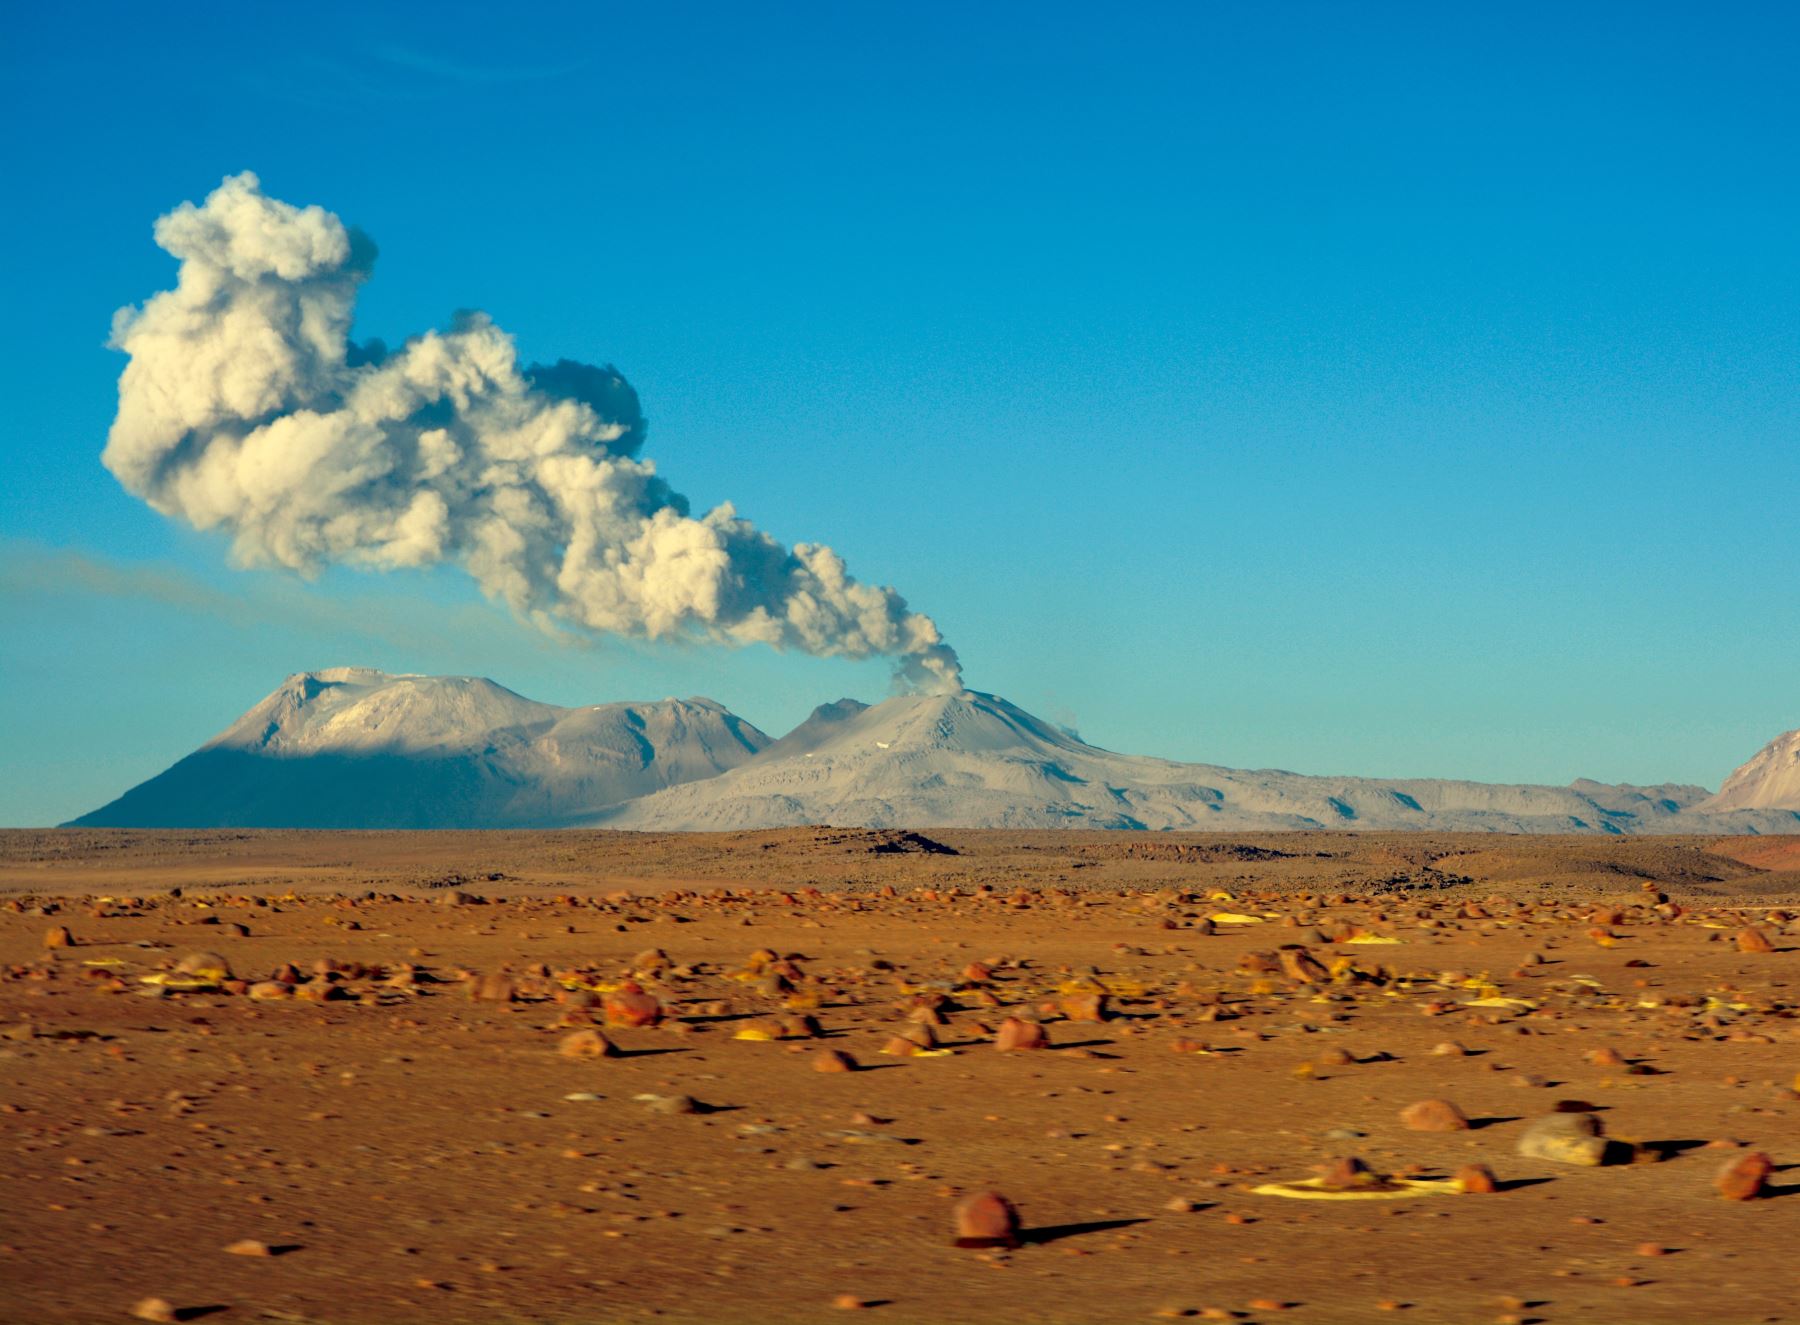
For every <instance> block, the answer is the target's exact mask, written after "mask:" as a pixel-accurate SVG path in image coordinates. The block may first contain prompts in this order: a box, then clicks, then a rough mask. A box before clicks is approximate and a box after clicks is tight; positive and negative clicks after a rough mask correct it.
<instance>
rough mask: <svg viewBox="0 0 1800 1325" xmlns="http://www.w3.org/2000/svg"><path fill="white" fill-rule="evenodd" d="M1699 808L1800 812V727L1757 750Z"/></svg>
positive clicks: (1706, 809)
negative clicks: (1747, 761) (1748, 760)
mask: <svg viewBox="0 0 1800 1325" xmlns="http://www.w3.org/2000/svg"><path fill="white" fill-rule="evenodd" d="M1699 808H1700V809H1702V810H1705V811H1708V812H1713V813H1718V812H1723V811H1731V810H1796V811H1800V728H1796V729H1795V730H1793V731H1791V732H1783V733H1782V734H1781V735H1780V736H1777V737H1776V738H1775V739H1774V740H1772V741H1770V742H1769V743H1768V744H1767V745H1765V746H1764V747H1763V748H1762V749H1761V750H1758V751H1757V752H1756V754H1755V756H1754V757H1753V758H1752V759H1751V760H1750V762H1749V763H1747V764H1744V765H1743V766H1742V767H1740V768H1739V769H1738V770H1737V771H1736V772H1735V773H1733V774H1732V775H1731V776H1730V777H1728V778H1726V779H1725V785H1724V786H1722V787H1720V788H1719V791H1718V794H1717V795H1715V796H1711V797H1708V798H1707V799H1706V800H1705V801H1704V802H1702V803H1701V805H1700V806H1699Z"/></svg>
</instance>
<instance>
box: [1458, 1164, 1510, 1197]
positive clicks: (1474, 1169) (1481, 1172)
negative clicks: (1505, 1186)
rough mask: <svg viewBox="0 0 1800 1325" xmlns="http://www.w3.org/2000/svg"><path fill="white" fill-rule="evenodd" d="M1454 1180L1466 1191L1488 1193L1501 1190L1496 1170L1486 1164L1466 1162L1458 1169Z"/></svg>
mask: <svg viewBox="0 0 1800 1325" xmlns="http://www.w3.org/2000/svg"><path fill="white" fill-rule="evenodd" d="M1454 1181H1455V1182H1456V1185H1457V1186H1458V1187H1461V1188H1462V1189H1463V1190H1464V1191H1465V1192H1470V1193H1475V1194H1479V1195H1487V1194H1489V1193H1492V1192H1497V1191H1499V1190H1500V1184H1499V1182H1498V1181H1497V1180H1496V1179H1495V1177H1494V1171H1493V1170H1492V1169H1490V1168H1489V1167H1488V1166H1487V1165H1486V1164H1465V1165H1463V1166H1462V1167H1461V1168H1460V1169H1458V1170H1457V1171H1456V1174H1455V1178H1454Z"/></svg>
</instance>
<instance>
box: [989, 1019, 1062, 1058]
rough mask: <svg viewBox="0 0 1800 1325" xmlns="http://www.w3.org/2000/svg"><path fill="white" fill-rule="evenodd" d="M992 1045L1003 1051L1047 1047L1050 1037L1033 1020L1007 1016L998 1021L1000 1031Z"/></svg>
mask: <svg viewBox="0 0 1800 1325" xmlns="http://www.w3.org/2000/svg"><path fill="white" fill-rule="evenodd" d="M994 1047H995V1048H996V1049H999V1050H1000V1051H1002V1052H1003V1053H1007V1052H1011V1051H1012V1050H1014V1049H1048V1048H1049V1047H1050V1037H1049V1036H1048V1035H1047V1034H1045V1032H1044V1028H1043V1027H1042V1026H1040V1025H1038V1023H1037V1022H1035V1021H1023V1020H1021V1019H1020V1018H1018V1017H1008V1018H1007V1019H1006V1020H1005V1021H1003V1022H1001V1023H1000V1032H999V1034H998V1035H996V1036H995V1037H994Z"/></svg>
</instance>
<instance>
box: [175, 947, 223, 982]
mask: <svg viewBox="0 0 1800 1325" xmlns="http://www.w3.org/2000/svg"><path fill="white" fill-rule="evenodd" d="M175 974H177V975H192V976H198V977H199V978H200V979H202V980H223V979H226V978H227V977H228V976H230V974H231V963H230V962H228V961H226V960H225V959H224V958H223V957H221V956H219V954H218V953H216V952H190V953H188V954H187V956H185V957H183V958H182V959H181V960H180V961H178V962H176V963H175Z"/></svg>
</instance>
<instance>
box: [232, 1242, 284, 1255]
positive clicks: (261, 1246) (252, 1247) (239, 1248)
mask: <svg viewBox="0 0 1800 1325" xmlns="http://www.w3.org/2000/svg"><path fill="white" fill-rule="evenodd" d="M225 1251H226V1254H227V1255H231V1256H273V1255H274V1254H275V1253H274V1252H273V1251H272V1250H270V1248H269V1244H268V1243H266V1242H258V1241H257V1240H256V1239H255V1238H239V1239H238V1240H237V1241H236V1242H234V1243H232V1244H231V1245H230V1246H228V1247H226V1248H225Z"/></svg>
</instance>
